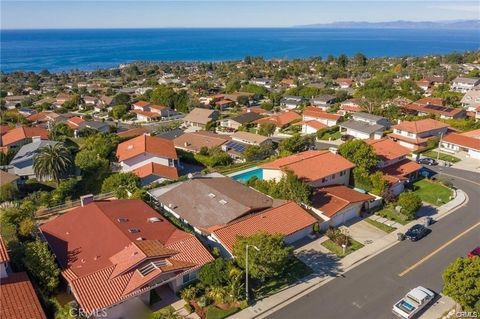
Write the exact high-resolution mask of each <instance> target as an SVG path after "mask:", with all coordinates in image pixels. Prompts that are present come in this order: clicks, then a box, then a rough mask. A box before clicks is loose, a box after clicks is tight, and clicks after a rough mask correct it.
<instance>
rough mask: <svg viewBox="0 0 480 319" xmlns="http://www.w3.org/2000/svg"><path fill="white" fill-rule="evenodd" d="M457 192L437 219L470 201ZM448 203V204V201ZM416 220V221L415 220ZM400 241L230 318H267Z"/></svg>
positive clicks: (462, 192)
mask: <svg viewBox="0 0 480 319" xmlns="http://www.w3.org/2000/svg"><path fill="white" fill-rule="evenodd" d="M456 192H457V194H456V196H455V198H454V199H452V201H453V200H455V199H456V198H457V197H458V196H459V194H458V192H461V196H464V198H463V200H462V201H461V202H459V203H458V204H456V205H455V206H452V207H450V208H448V210H446V211H444V212H441V213H439V214H438V216H436V220H437V221H438V220H441V219H442V218H444V217H446V216H448V215H450V214H451V213H453V212H455V211H456V210H457V209H459V208H460V207H463V206H464V205H465V204H467V203H468V201H469V197H468V195H467V194H466V193H465V192H464V191H462V190H461V189H457V190H456ZM447 204H448V203H447ZM439 208H441V207H439ZM414 222H415V221H414ZM412 223H413V222H412ZM409 226H410V225H409V224H407V225H405V226H404V227H405V228H407V227H409ZM388 235H390V234H388ZM388 235H386V236H388ZM398 243H400V241H398V240H395V241H392V242H390V243H388V244H386V245H385V246H383V247H382V248H380V249H379V250H377V251H375V252H373V253H370V254H367V255H365V256H363V257H361V258H359V259H358V260H356V261H354V262H352V264H350V265H348V266H347V267H345V269H343V271H342V272H339V274H338V275H337V276H335V277H333V276H328V277H324V278H321V279H320V278H319V277H314V278H312V280H315V279H317V280H319V281H318V282H315V283H312V284H311V285H310V286H308V287H305V288H303V289H301V290H300V291H299V292H297V293H296V294H295V295H294V296H290V297H289V298H285V299H284V300H281V301H280V302H278V303H277V304H275V305H273V306H271V307H270V308H268V309H262V308H261V304H262V303H263V300H259V301H258V302H257V305H259V309H257V310H254V309H253V307H249V308H247V309H244V310H242V311H241V312H240V313H237V314H235V315H233V316H231V317H230V318H234V319H243V318H252V319H253V318H255V319H262V318H265V317H267V316H269V315H271V314H272V313H274V312H276V311H278V310H280V309H282V308H284V307H286V306H287V305H289V304H290V303H293V302H295V301H296V300H298V299H300V298H302V297H304V296H306V295H308V294H309V293H310V292H311V291H313V290H315V289H317V288H319V287H321V286H323V285H325V284H327V283H328V282H330V281H332V280H334V279H336V278H338V277H343V275H344V274H345V273H347V272H348V271H350V270H352V269H354V268H355V267H357V266H359V265H361V264H362V263H364V262H366V261H368V260H369V259H371V258H373V257H376V256H377V255H379V254H381V253H383V252H384V251H386V250H388V249H390V248H392V247H393V246H395V245H397V244H398ZM309 280H310V279H309ZM301 283H302V281H299V282H297V284H296V285H292V286H290V287H288V288H286V290H288V289H293V288H294V287H296V286H297V285H298V284H301ZM284 291H285V290H284ZM272 296H275V295H272ZM272 296H270V297H272ZM268 298H269V297H268ZM244 311H250V314H251V315H250V316H249V315H247V314H246V313H243V314H242V312H244ZM258 311H260V313H256V312H258Z"/></svg>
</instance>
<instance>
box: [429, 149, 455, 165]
mask: <svg viewBox="0 0 480 319" xmlns="http://www.w3.org/2000/svg"><path fill="white" fill-rule="evenodd" d="M438 153H439V152H437V151H434V150H430V151H426V152H424V153H422V155H423V156H427V157H431V158H434V159H437V156H438V159H440V160H442V161H447V162H451V163H456V162H460V159H459V158H458V157H455V156H452V155H450V154H446V153H442V152H440V156H439V155H438Z"/></svg>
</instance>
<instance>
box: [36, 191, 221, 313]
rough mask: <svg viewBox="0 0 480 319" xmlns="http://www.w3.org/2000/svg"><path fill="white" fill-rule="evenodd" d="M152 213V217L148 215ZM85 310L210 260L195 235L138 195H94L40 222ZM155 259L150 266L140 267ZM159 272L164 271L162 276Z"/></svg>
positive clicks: (114, 301) (105, 305)
mask: <svg viewBox="0 0 480 319" xmlns="http://www.w3.org/2000/svg"><path fill="white" fill-rule="evenodd" d="M152 217H157V218H158V220H157V219H155V220H153V219H152ZM40 229H41V231H42V233H43V234H44V236H45V238H46V239H47V241H48V243H49V245H50V247H52V249H53V251H54V253H55V255H56V257H57V260H58V261H59V263H60V265H61V266H62V268H63V272H62V275H63V276H64V277H65V279H66V280H67V281H68V282H69V284H70V286H71V287H72V292H73V293H74V295H75V298H76V299H77V301H78V302H79V304H80V306H81V307H82V308H83V309H84V310H85V311H87V312H90V311H93V310H96V309H101V308H108V307H111V306H113V305H115V304H117V303H119V302H121V301H124V300H126V299H128V298H130V297H132V296H135V295H137V294H140V293H142V292H144V291H145V290H147V289H149V288H148V285H147V284H149V283H158V282H161V281H162V280H167V279H169V278H171V274H174V276H178V278H181V276H182V274H183V272H182V271H180V270H184V269H188V270H191V269H195V268H198V267H200V266H202V265H204V264H205V263H208V262H210V261H212V260H213V257H212V256H211V255H210V254H209V253H208V251H207V250H206V248H205V247H204V246H203V245H202V244H201V243H200V242H199V241H198V239H197V238H196V237H195V236H194V235H192V234H188V233H186V232H183V231H181V230H179V229H177V228H176V227H175V226H174V225H172V224H171V223H170V222H168V221H167V220H166V219H165V218H163V217H162V216H160V215H159V214H158V213H157V212H156V211H154V210H153V209H152V208H151V207H149V206H148V205H147V204H145V203H144V202H142V201H141V200H115V201H96V202H93V203H91V204H88V205H86V206H84V207H79V208H75V209H73V210H71V211H69V212H67V213H65V214H63V215H61V216H59V217H57V218H55V219H53V220H51V221H49V222H47V223H45V224H43V225H42V226H41V227H40ZM152 261H158V263H157V264H155V266H154V267H152V268H151V269H152V272H150V273H149V272H144V273H142V274H141V273H140V269H141V268H140V267H142V266H145V265H147V264H149V263H150V262H152ZM162 276H164V277H163V278H162Z"/></svg>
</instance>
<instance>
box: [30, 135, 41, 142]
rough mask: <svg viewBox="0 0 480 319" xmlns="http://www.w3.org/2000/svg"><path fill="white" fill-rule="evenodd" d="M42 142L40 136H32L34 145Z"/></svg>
mask: <svg viewBox="0 0 480 319" xmlns="http://www.w3.org/2000/svg"><path fill="white" fill-rule="evenodd" d="M41 140H42V138H41V137H40V136H32V143H40V141H41Z"/></svg>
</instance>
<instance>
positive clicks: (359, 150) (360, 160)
mask: <svg viewBox="0 0 480 319" xmlns="http://www.w3.org/2000/svg"><path fill="white" fill-rule="evenodd" d="M338 153H339V154H340V155H342V156H343V157H344V158H346V159H347V160H349V161H350V162H352V163H354V164H355V165H356V168H360V169H364V170H365V171H367V172H371V171H372V170H373V169H374V168H375V167H376V166H377V164H378V158H377V155H376V154H375V150H374V149H373V147H372V146H371V145H368V144H367V143H365V142H364V141H362V140H358V139H355V140H350V141H347V142H345V143H343V144H342V145H340V147H339V148H338Z"/></svg>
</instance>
